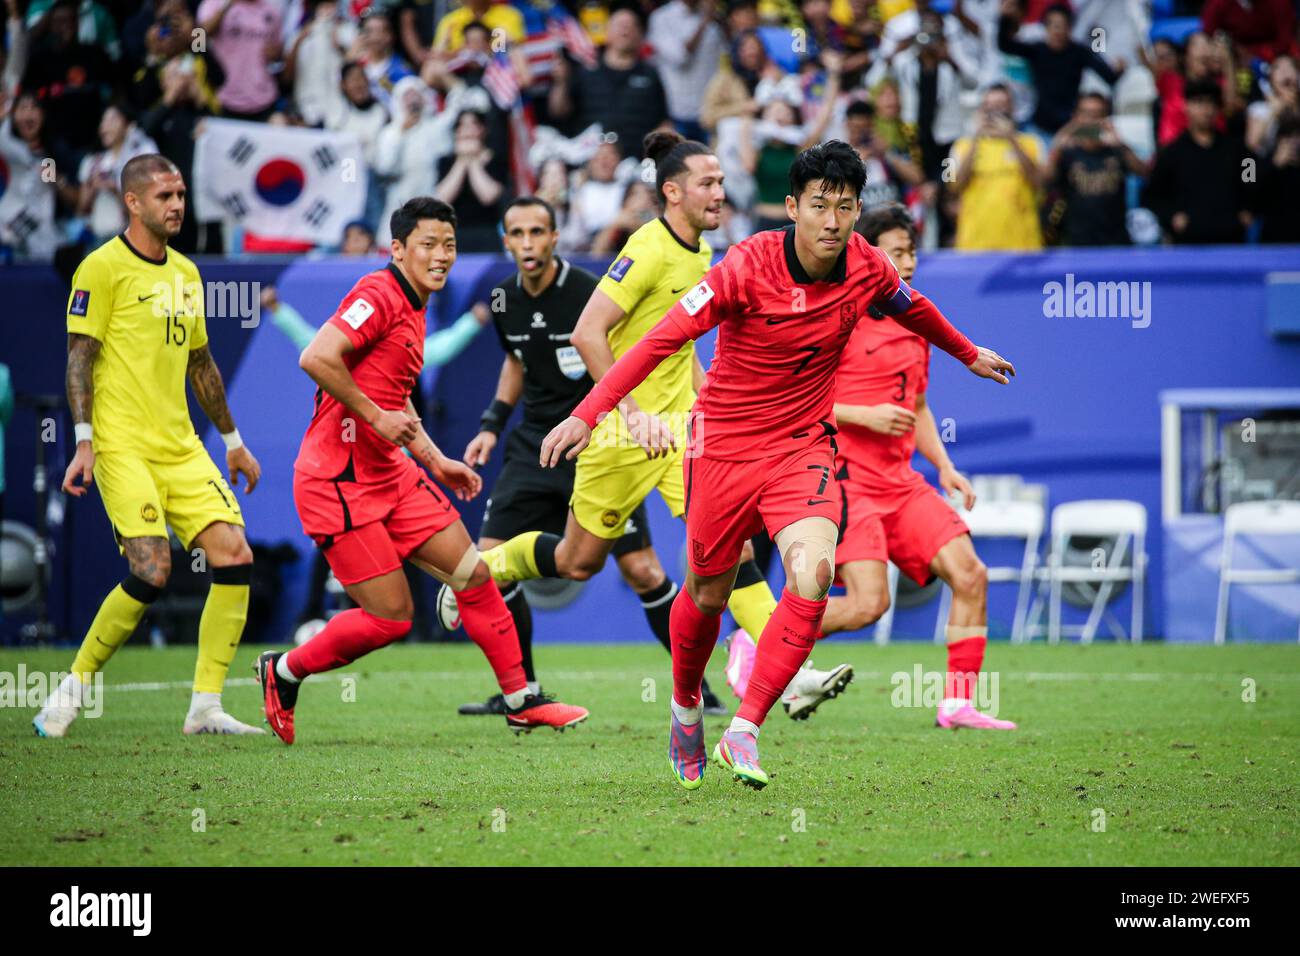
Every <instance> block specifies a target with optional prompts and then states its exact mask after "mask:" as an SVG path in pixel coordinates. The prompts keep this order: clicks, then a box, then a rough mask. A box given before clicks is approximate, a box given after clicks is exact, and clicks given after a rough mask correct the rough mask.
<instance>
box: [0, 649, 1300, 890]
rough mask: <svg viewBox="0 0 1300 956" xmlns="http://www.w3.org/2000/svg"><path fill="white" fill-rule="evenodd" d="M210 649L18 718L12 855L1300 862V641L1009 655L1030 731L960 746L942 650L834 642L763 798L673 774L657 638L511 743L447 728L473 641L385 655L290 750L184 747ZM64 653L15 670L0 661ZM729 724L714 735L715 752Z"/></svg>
mask: <svg viewBox="0 0 1300 956" xmlns="http://www.w3.org/2000/svg"><path fill="white" fill-rule="evenodd" d="M256 651H257V649H255V648H251V647H250V648H246V649H242V650H241V651H240V653H239V657H238V658H237V660H236V664H235V667H234V668H232V677H233V678H235V680H233V681H232V685H231V686H229V687H228V688H227V690H226V694H225V701H226V707H227V709H228V710H229V711H230V712H231V713H233V714H234V715H236V716H237V717H240V718H242V719H244V720H247V721H250V722H253V721H255V722H258V723H259V724H260V718H261V713H260V697H259V692H258V688H257V687H256V686H255V685H254V684H253V683H252V681H251V677H250V675H251V668H250V664H251V661H252V659H253V656H254V654H255V653H256ZM193 656H194V652H193V648H192V647H190V648H171V649H168V650H163V651H155V650H151V649H149V648H146V647H140V648H137V647H128V648H126V649H125V650H123V651H122V652H121V653H120V654H118V655H117V657H116V658H115V659H114V660H113V661H112V662H111V663H110V664H109V666H108V668H107V672H106V675H105V683H106V688H107V693H106V694H105V697H104V708H103V715H102V716H101V717H99V718H98V719H81V720H79V721H78V722H77V723H76V724H75V725H74V726H73V728H72V731H71V733H70V735H69V737H67V738H66V739H64V740H41V739H38V738H36V737H35V736H33V734H32V730H31V724H30V720H31V717H32V714H33V711H32V710H30V709H29V708H27V707H25V706H15V704H14V702H13V701H6V702H5V704H6V705H5V706H4V707H0V768H3V787H0V860H2V861H3V862H4V863H5V864H6V865H31V864H45V865H65V866H91V865H99V864H116V865H181V864H183V865H229V864H280V865H303V864H305V865H330V864H335V865H352V864H361V865H371V864H400V865H411V864H418V865H426V864H429V865H438V864H454V865H491V864H564V865H582V864H613V865H620V864H622V865H655V864H659V865H709V864H714V865H739V864H775V865H819V864H826V865H872V864H910V865H934V864H937V865H951V864H958V865H968V864H973V865H980V864H994V865H998V864H1000V865H1014V864H1047V865H1068V866H1089V865H1103V864H1104V865H1171V866H1200V865H1291V866H1294V865H1296V864H1300V792H1297V791H1298V788H1300V771H1298V770H1297V756H1300V695H1298V693H1297V692H1298V691H1300V648H1297V647H1295V646H1294V645H1292V646H1285V645H1279V646H1230V647H1226V648H1213V647H1167V646H1162V645H1156V644H1147V645H1143V646H1137V647H1130V646H1113V645H1096V646H1092V647H1078V646H1062V647H1055V648H1053V647H1046V646H1031V647H1014V648H1013V647H1008V646H1007V645H1006V644H993V645H991V646H990V648H989V652H988V656H987V659H986V665H987V666H988V668H990V669H991V670H992V671H995V672H996V673H997V674H998V692H999V698H1000V700H999V703H1000V714H1001V716H1004V717H1008V718H1010V719H1013V720H1016V721H1018V722H1019V723H1020V727H1021V729H1020V730H1018V731H1016V732H1014V733H993V732H976V731H961V732H957V733H953V732H951V731H941V730H938V729H936V728H935V727H934V726H933V720H934V714H933V711H932V709H930V708H928V707H924V706H922V707H898V706H894V697H895V686H894V685H893V683H892V680H891V678H892V675H894V674H896V673H898V672H906V673H909V674H910V673H911V672H912V670H913V668H914V666H915V665H917V664H921V665H922V666H923V667H925V668H926V669H927V670H940V669H942V667H943V666H944V659H943V651H942V649H941V648H936V647H934V646H932V645H929V644H894V645H892V646H890V647H886V648H878V647H875V646H873V645H870V644H861V643H842V642H836V643H831V644H827V645H823V646H821V647H819V648H818V651H817V654H816V659H817V661H818V664H819V665H820V666H823V667H825V666H829V665H831V664H833V663H837V662H838V661H839V660H847V661H849V662H850V663H852V664H853V665H854V667H855V668H856V669H857V671H858V676H857V679H856V680H855V681H854V683H853V684H852V686H851V687H850V688H849V690H848V692H847V693H846V694H845V695H844V696H843V697H841V698H839V699H837V700H833V701H829V702H827V703H826V704H824V705H823V706H822V708H821V710H820V711H819V712H818V713H817V714H815V715H814V716H813V717H812V719H811V720H809V721H807V722H802V723H795V722H793V721H790V720H789V719H787V718H786V717H785V715H784V714H783V713H781V712H780V710H779V709H778V710H777V711H774V713H773V714H772V716H771V717H770V718H769V720H768V723H767V725H766V726H765V728H764V732H763V736H762V738H761V741H760V743H761V751H762V757H763V762H764V765H765V767H766V768H767V770H768V772H769V773H770V774H771V775H772V783H771V785H770V786H768V788H767V789H766V790H764V791H762V792H754V791H750V790H747V789H745V788H743V787H741V786H740V785H739V784H737V783H735V782H734V781H732V780H731V779H730V778H729V777H727V776H725V775H724V774H723V773H721V772H720V771H719V770H718V769H717V768H716V767H710V769H709V772H708V774H707V775H706V779H705V783H704V786H703V787H702V788H701V789H700V790H698V791H696V792H694V793H690V794H688V793H686V792H685V791H683V790H681V789H680V788H679V787H678V785H677V784H676V783H675V782H674V781H673V779H672V778H671V776H670V773H669V770H668V764H667V757H666V750H667V733H666V731H667V723H668V717H667V705H668V695H669V693H670V687H671V685H670V676H669V666H668V658H667V656H666V655H665V654H664V653H663V652H662V650H660V649H659V648H658V647H657V646H653V645H649V644H646V645H617V646H614V645H606V646H590V645H584V646H578V645H552V644H541V645H539V646H538V648H537V658H538V664H539V666H540V668H541V672H542V677H543V682H544V684H545V685H546V686H547V688H548V689H550V690H552V691H556V692H559V694H560V695H561V696H562V698H563V699H565V700H569V701H572V702H574V703H580V704H584V705H585V706H587V707H589V708H591V710H592V717H591V719H590V720H589V721H588V722H587V723H586V724H584V725H582V726H581V727H579V728H577V729H576V730H571V731H569V732H567V733H564V734H556V733H554V732H553V731H549V730H547V731H537V732H535V733H533V734H532V735H530V736H522V737H519V738H516V737H515V736H514V735H513V734H511V733H509V732H508V731H507V730H506V728H505V726H504V722H503V721H502V720H501V719H500V718H470V717H459V716H457V715H456V713H455V708H456V705H457V704H460V703H462V702H464V701H466V700H476V699H481V698H482V697H484V696H486V695H487V693H488V692H489V691H490V690H491V686H490V685H491V679H490V674H489V672H488V670H487V668H486V665H485V663H484V661H483V659H482V657H481V655H480V654H479V653H478V651H477V650H476V649H475V648H473V647H472V646H469V645H461V644H458V645H427V644H424V645H400V646H396V647H391V648H388V649H386V650H384V651H381V652H379V653H376V654H374V655H372V656H371V657H369V658H367V659H365V660H364V661H362V662H360V663H359V664H358V665H355V666H353V667H352V668H349V669H347V670H344V671H340V672H338V673H335V674H331V675H325V676H323V677H318V678H313V679H312V680H311V681H310V682H309V683H308V684H307V686H306V688H305V689H304V692H303V695H302V697H301V698H300V700H299V706H298V742H297V744H295V745H294V746H293V747H285V746H284V745H283V744H281V743H280V742H279V741H278V740H276V739H275V738H273V737H271V736H270V735H267V736H265V737H258V738H241V739H235V738H213V737H200V738H193V739H187V738H184V737H182V735H181V733H180V727H181V721H182V718H183V717H184V712H185V709H186V706H187V704H188V700H189V689H188V684H187V680H188V678H189V676H190V675H191V674H192V670H193ZM70 657H71V655H70V653H69V652H67V651H59V652H48V651H46V652H32V651H27V652H19V651H4V652H0V672H7V673H9V674H15V673H16V671H17V669H18V666H19V665H20V664H22V665H24V666H25V667H26V668H27V670H28V671H29V672H30V671H33V670H43V671H51V670H61V669H63V668H66V667H67V666H68V663H69V660H70ZM722 662H723V661H722V657H721V652H719V654H718V655H715V657H714V661H713V665H714V666H713V667H712V668H711V670H710V679H711V682H712V683H713V684H714V686H715V687H717V688H719V689H725V687H724V682H723V677H722V673H721V664H722ZM1252 688H1253V698H1254V699H1253V701H1250V700H1243V696H1245V697H1247V698H1249V697H1251V696H1252V694H1251V693H1250V691H1251V690H1252ZM650 698H653V699H650ZM19 703H23V702H22V701H20V702H19ZM722 729H724V728H723V721H722V720H714V721H712V722H711V723H710V724H709V725H708V727H707V728H706V733H707V736H708V738H709V746H710V749H712V744H713V741H714V740H715V739H716V737H717V735H718V734H719V733H720V732H721V730H722Z"/></svg>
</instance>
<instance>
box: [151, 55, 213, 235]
mask: <svg viewBox="0 0 1300 956" xmlns="http://www.w3.org/2000/svg"><path fill="white" fill-rule="evenodd" d="M193 66H194V61H193V60H191V59H186V58H182V57H177V58H175V59H172V60H169V61H167V63H166V65H164V66H162V67H161V68H160V69H159V73H160V74H161V77H162V81H161V82H162V95H161V96H160V97H159V99H158V101H157V102H156V103H155V104H154V106H153V107H152V108H151V109H149V110H147V111H146V112H145V113H143V114H142V115H141V116H140V129H141V130H143V131H144V133H145V134H146V135H147V136H149V137H150V138H151V139H152V140H153V141H154V142H155V143H157V144H158V151H159V152H160V153H162V154H163V155H164V156H166V157H167V158H168V159H170V160H171V161H172V162H173V163H175V164H176V168H177V169H178V170H180V174H181V176H182V177H184V179H185V181H186V182H187V183H191V184H192V183H193V182H194V177H193V173H194V139H195V137H196V136H197V135H198V132H197V131H198V126H199V123H200V122H202V120H203V118H204V117H205V116H207V115H209V112H210V111H209V109H208V107H207V106H206V105H205V103H204V99H203V95H202V91H201V89H200V86H199V79H198V74H197V73H196V72H195V70H194V69H193ZM191 188H192V187H191ZM218 230H219V225H218V224H211V225H210V226H209V225H203V226H201V225H200V224H199V223H198V220H197V218H196V217H194V216H192V215H187V216H185V218H184V219H182V220H181V231H180V232H179V233H177V235H176V237H175V238H174V239H173V240H172V242H171V244H172V246H173V247H174V248H175V249H177V250H179V251H180V252H183V253H185V254H187V255H188V254H190V253H193V252H219V251H220V248H219V246H217V245H216V244H215V243H214V241H213V240H215V239H216V238H217V236H218V235H219V231H218Z"/></svg>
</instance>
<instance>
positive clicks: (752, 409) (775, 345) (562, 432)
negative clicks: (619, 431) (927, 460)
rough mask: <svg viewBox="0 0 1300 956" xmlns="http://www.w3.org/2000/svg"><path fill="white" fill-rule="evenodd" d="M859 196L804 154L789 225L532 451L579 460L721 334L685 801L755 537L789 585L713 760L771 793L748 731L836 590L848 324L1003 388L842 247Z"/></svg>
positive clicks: (684, 629) (669, 319) (847, 173)
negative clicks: (733, 601) (648, 386)
mask: <svg viewBox="0 0 1300 956" xmlns="http://www.w3.org/2000/svg"><path fill="white" fill-rule="evenodd" d="M865 183H866V169H865V167H864V166H863V164H862V161H861V159H859V158H858V155H857V153H856V152H855V151H854V150H853V148H852V147H850V146H849V145H848V144H847V143H842V142H839V141H838V140H832V141H830V142H828V143H824V144H822V145H819V146H814V147H812V148H811V149H807V150H804V151H803V152H802V153H800V154H799V156H798V157H797V158H796V159H795V162H794V164H793V165H792V166H791V167H790V195H788V196H787V197H786V201H785V202H786V211H787V213H788V214H789V216H790V218H791V220H793V225H791V226H787V227H786V228H785V229H782V230H772V231H769V232H760V233H758V234H757V235H754V236H751V237H750V238H748V239H746V240H744V241H743V242H741V243H739V244H738V245H735V246H732V248H731V249H730V250H729V251H728V252H727V255H726V258H724V259H723V260H722V262H720V263H718V264H717V265H716V266H714V267H713V268H712V269H711V270H709V272H708V274H707V275H706V276H705V277H704V280H703V281H702V282H700V283H699V285H697V286H695V287H694V288H693V289H691V290H690V291H689V292H687V293H686V294H685V295H684V296H683V297H682V299H681V301H679V302H678V303H677V304H676V305H674V306H673V307H672V309H670V310H669V312H668V314H667V315H666V316H664V318H663V320H662V321H660V322H659V323H658V324H657V325H656V326H655V327H654V328H653V329H652V330H651V331H650V332H649V333H648V334H647V335H645V336H644V337H643V338H642V339H641V341H640V342H638V343H637V345H636V346H634V347H633V348H632V349H631V350H630V351H628V352H627V353H625V354H624V355H623V356H622V357H621V358H620V359H619V360H618V361H617V362H616V363H615V364H614V366H613V368H611V369H610V370H609V371H608V372H607V373H606V374H605V376H604V377H602V378H601V380H600V382H599V383H598V384H597V385H596V387H595V388H593V389H592V391H591V392H590V394H588V396H587V397H586V398H585V399H583V401H582V402H581V403H580V404H579V405H578V407H577V408H576V409H574V413H573V416H572V417H570V418H567V419H565V421H563V422H562V423H561V424H559V425H558V426H556V428H555V429H554V430H552V432H551V433H550V434H549V435H548V436H547V437H546V439H545V440H544V441H543V443H542V463H543V464H545V465H548V466H550V465H553V464H555V463H556V462H558V461H559V460H560V457H561V456H562V455H565V454H566V453H567V455H568V456H569V457H573V456H574V455H576V454H577V453H578V452H580V451H581V450H582V449H583V448H584V447H585V446H586V444H587V443H588V442H589V441H590V438H591V429H592V428H593V427H594V426H595V424H596V422H597V419H598V418H599V417H600V416H602V415H604V414H607V413H608V412H609V411H610V410H611V409H613V408H614V407H615V406H616V405H617V404H618V403H619V401H620V400H621V399H622V398H623V396H625V395H626V394H627V393H628V392H629V391H630V390H631V389H632V388H633V387H634V386H635V385H636V384H637V383H638V382H640V381H641V380H642V379H643V378H644V377H645V376H646V375H647V374H648V373H649V371H650V370H651V369H653V368H654V367H655V365H656V364H658V363H659V362H660V361H661V360H662V359H663V358H664V357H665V356H668V355H671V354H672V353H673V352H675V351H676V350H677V349H679V348H681V346H682V345H683V344H684V343H686V342H687V341H689V340H691V339H694V338H698V337H699V336H700V335H702V334H704V333H705V332H707V331H708V330H709V329H711V328H714V327H717V326H721V328H720V329H719V331H718V342H717V348H716V351H715V355H714V359H713V363H712V364H711V365H710V367H709V370H708V374H707V377H706V380H705V384H704V387H703V389H702V390H701V391H700V393H699V398H698V400H697V401H696V403H695V407H694V409H693V411H692V415H691V419H690V423H689V424H690V428H689V434H688V436H687V438H688V441H689V442H690V448H689V450H688V454H687V457H686V458H685V462H684V466H683V467H684V469H685V472H686V474H685V481H686V489H687V507H686V534H687V539H688V541H689V543H690V548H689V551H688V560H689V563H690V567H689V572H688V574H687V578H686V587H685V588H684V589H683V590H682V592H681V593H680V594H679V595H678V596H677V599H676V600H675V601H674V602H673V608H672V640H673V700H672V704H671V710H672V717H671V724H670V732H669V748H668V754H669V762H670V764H671V765H672V769H673V773H674V776H676V778H677V780H678V781H679V782H680V783H681V784H682V785H683V786H685V787H686V788H687V789H695V788H696V787H698V786H699V785H700V783H701V782H702V780H703V774H704V766H705V763H706V759H707V757H706V755H707V750H706V748H705V745H704V734H703V715H702V714H701V712H700V707H699V699H700V698H699V690H700V679H701V677H702V676H703V674H704V668H705V665H706V664H707V663H708V660H709V656H710V654H711V653H712V652H713V646H714V644H715V643H716V641H717V638H718V625H719V621H720V615H721V613H722V609H723V608H724V607H725V606H726V600H727V596H728V594H729V593H730V591H731V587H732V583H733V581H734V579H735V575H736V564H737V561H738V559H739V557H740V553H741V547H742V545H743V543H744V541H745V540H746V539H747V538H749V537H750V536H751V535H753V534H755V533H756V532H757V531H758V530H759V529H760V528H761V527H763V526H766V528H767V530H768V533H769V534H770V535H771V536H772V539H773V541H774V542H775V544H776V547H777V550H778V551H779V552H780V554H781V561H782V564H783V565H784V567H785V572H786V585H785V588H784V589H783V591H782V593H781V599H780V601H779V602H778V604H777V608H776V611H775V613H774V614H773V615H772V617H771V620H770V621H769V622H768V624H767V627H766V628H765V629H764V630H763V633H762V636H761V638H760V640H759V642H758V648H757V652H756V654H755V662H754V672H753V674H752V676H751V678H750V681H749V688H748V692H747V693H746V695H745V699H744V701H743V703H742V704H741V706H740V710H739V711H738V712H737V714H736V716H735V718H733V719H732V722H731V727H730V729H728V730H727V732H726V733H724V734H723V735H722V739H721V741H720V742H719V743H718V745H717V746H716V747H715V748H714V751H713V757H714V759H715V760H716V761H718V762H719V763H720V764H722V765H723V766H724V767H726V768H728V769H729V770H730V771H731V772H732V774H733V775H734V776H735V778H736V779H738V780H740V781H741V782H743V783H745V784H747V785H749V786H753V787H756V788H759V787H763V786H765V785H766V784H767V781H768V777H767V774H766V773H765V772H764V770H763V769H762V767H761V766H760V765H759V761H758V732H759V725H761V724H762V722H763V720H764V718H765V717H766V716H767V712H768V711H769V710H770V709H771V707H772V705H773V704H774V703H775V702H776V700H777V699H778V697H780V695H781V692H782V690H783V689H784V688H785V687H786V685H787V684H789V682H790V679H791V678H792V677H793V676H794V674H795V672H796V671H798V669H799V668H800V667H801V666H802V665H803V663H804V661H805V660H807V658H808V653H809V651H810V650H811V649H812V646H813V642H814V641H815V640H816V639H817V636H818V634H819V633H820V629H821V621H822V614H823V612H824V611H825V609H826V592H827V591H828V590H829V588H830V586H831V580H832V578H833V577H834V573H835V541H836V537H837V533H838V526H839V523H840V520H841V519H840V514H841V501H840V489H839V485H838V483H837V482H836V481H835V477H834V468H835V458H834V455H835V446H834V442H833V440H832V439H833V436H834V435H835V433H836V427H835V421H834V417H835V416H834V411H833V404H834V385H835V373H836V370H837V368H838V367H839V361H840V355H841V353H842V352H843V350H844V347H845V344H846V343H847V341H848V339H849V335H850V334H851V333H852V331H853V328H854V325H855V324H856V323H857V322H858V320H859V318H860V317H862V316H863V315H864V314H865V313H866V311H867V309H869V308H873V307H874V308H875V309H877V310H879V311H881V312H883V313H885V314H887V315H893V316H896V317H897V318H898V321H900V322H901V323H903V324H904V325H905V326H907V327H908V328H911V329H913V330H914V331H916V332H917V333H918V334H920V335H922V336H924V337H925V338H926V339H928V340H929V341H931V342H933V343H934V344H936V345H938V346H939V347H940V348H942V349H943V350H944V351H946V352H948V353H950V354H952V355H954V356H955V357H957V358H958V359H959V360H960V361H961V362H962V363H963V364H965V365H966V366H967V367H968V368H970V369H971V371H972V372H974V373H975V374H977V375H980V376H982V377H984V378H992V379H995V380H997V381H999V382H1003V383H1005V382H1006V381H1007V379H1006V376H1004V375H1003V374H1002V373H1003V371H1007V372H1011V373H1012V374H1014V370H1013V369H1012V367H1011V364H1010V363H1009V362H1007V361H1006V360H1005V359H1003V358H1002V357H1001V356H999V355H998V354H997V353H996V352H993V351H991V350H988V349H981V348H976V347H975V346H974V345H973V344H971V342H970V341H969V340H968V339H967V338H966V337H965V336H964V335H962V334H961V333H960V332H958V331H957V330H956V329H954V328H953V327H952V325H950V324H949V323H948V321H947V320H946V319H945V318H944V317H943V315H942V314H941V313H940V312H939V310H938V309H937V308H935V306H934V305H933V304H931V303H930V302H929V301H928V300H927V299H926V298H925V297H924V296H922V295H920V294H919V293H916V292H913V291H912V290H911V289H910V288H909V287H908V285H907V283H905V282H904V281H902V280H901V279H900V278H899V275H898V270H897V269H895V268H894V266H893V264H892V263H890V261H889V258H888V257H887V256H885V255H884V253H882V252H880V250H878V249H876V248H875V247H873V246H871V245H870V244H869V243H868V242H867V241H866V240H865V239H863V238H862V237H861V236H860V235H857V234H856V233H855V232H854V231H853V225H854V223H855V222H857V219H858V216H859V214H860V212H861V200H860V198H859V197H860V196H861V193H862V188H863V186H864V185H865ZM667 438H668V439H669V440H671V436H667Z"/></svg>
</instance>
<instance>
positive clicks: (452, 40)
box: [433, 0, 524, 53]
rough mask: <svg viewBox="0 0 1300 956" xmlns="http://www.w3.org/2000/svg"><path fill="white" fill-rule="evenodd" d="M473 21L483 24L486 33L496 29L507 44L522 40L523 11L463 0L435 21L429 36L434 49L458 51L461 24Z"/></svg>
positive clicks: (490, 1) (485, 1) (462, 30)
mask: <svg viewBox="0 0 1300 956" xmlns="http://www.w3.org/2000/svg"><path fill="white" fill-rule="evenodd" d="M475 21H478V22H479V23H482V24H483V25H484V26H485V27H487V28H488V31H489V33H496V31H497V30H500V31H501V37H502V38H503V39H504V40H505V41H506V43H507V44H509V45H514V44H516V43H523V42H524V17H523V14H521V13H520V12H519V11H518V10H516V9H515V8H514V7H512V6H511V5H510V4H509V3H495V2H493V0H463V3H462V5H461V6H459V7H457V8H456V9H455V10H452V11H451V12H450V13H448V14H446V15H445V16H444V17H443V18H442V19H441V20H439V21H438V30H437V32H436V33H435V34H434V38H433V49H434V52H435V53H455V52H456V51H457V50H459V49H460V48H461V46H462V45H463V44H464V42H465V37H464V33H465V27H466V26H467V25H468V24H470V23H473V22H475Z"/></svg>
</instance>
